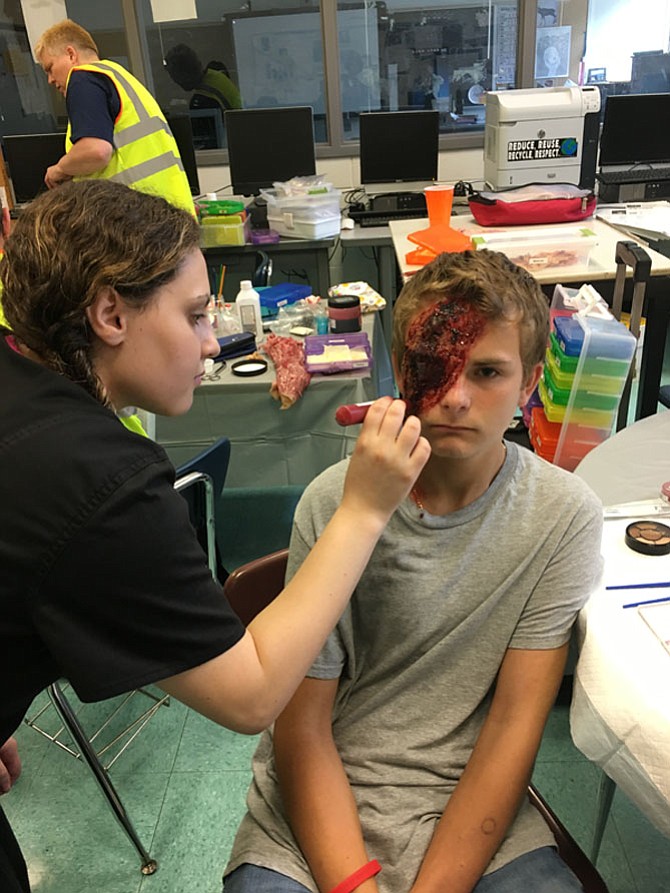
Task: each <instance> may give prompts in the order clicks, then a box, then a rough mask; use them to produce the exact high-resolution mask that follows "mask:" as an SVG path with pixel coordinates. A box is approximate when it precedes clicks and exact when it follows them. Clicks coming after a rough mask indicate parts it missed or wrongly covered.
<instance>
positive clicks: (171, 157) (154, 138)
mask: <svg viewBox="0 0 670 893" xmlns="http://www.w3.org/2000/svg"><path fill="white" fill-rule="evenodd" d="M75 70H84V71H94V72H95V71H99V72H101V73H102V74H105V75H107V76H108V77H109V78H110V79H111V80H112V82H113V83H114V84H115V86H116V87H117V89H118V90H119V98H120V100H121V111H120V113H119V116H118V118H117V119H116V121H115V122H114V136H113V139H114V150H115V151H114V153H113V155H112V158H111V159H110V162H109V164H108V165H107V166H106V167H105V168H104V169H103V170H101V171H97V172H96V173H94V174H91V175H89V176H90V177H92V178H100V179H106V180H113V181H116V182H120V183H125V184H126V185H127V186H131V187H133V188H137V189H139V190H141V191H143V192H150V193H153V194H156V195H161V196H163V198H165V199H167V200H168V201H169V202H171V203H172V204H174V205H177V206H178V207H182V208H185V209H186V210H188V211H190V212H191V213H194V207H193V199H192V197H191V190H190V188H189V185H188V180H187V179H186V174H185V173H184V165H183V164H182V161H181V158H180V156H179V150H178V148H177V144H176V142H175V140H174V137H173V136H172V133H171V131H170V128H169V126H168V124H167V121H166V120H165V118H164V117H163V114H162V112H161V111H160V108H159V107H158V103H157V102H156V100H155V99H154V98H153V97H152V96H151V94H150V93H149V92H148V91H147V90H146V89H145V88H144V87H142V85H141V84H140V82H139V81H137V80H136V79H135V78H133V77H132V75H130V74H129V73H128V72H127V71H125V69H123V68H122V67H121V66H120V65H118V66H117V65H116V64H114V63H111V62H107V61H105V62H90V63H87V64H85V65H79V66H77V67H76V69H75ZM138 87H139V88H140V89H138ZM142 94H144V95H142ZM129 117H130V118H136V119H137V120H134V121H132V123H127V122H128V118H129ZM70 133H71V129H70V127H69V126H68V133H67V139H66V143H67V150H68V151H69V148H70V147H71V145H72V142H71V140H70ZM78 179H79V178H78ZM85 179H88V177H87V178H85Z"/></svg>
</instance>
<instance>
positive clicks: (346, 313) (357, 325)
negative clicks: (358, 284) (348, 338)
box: [328, 295, 361, 335]
mask: <svg viewBox="0 0 670 893" xmlns="http://www.w3.org/2000/svg"><path fill="white" fill-rule="evenodd" d="M328 318H329V319H330V331H331V332H332V333H334V334H336V335H341V334H343V333H344V332H360V330H361V299H360V298H359V297H358V295H335V296H333V297H332V298H328Z"/></svg>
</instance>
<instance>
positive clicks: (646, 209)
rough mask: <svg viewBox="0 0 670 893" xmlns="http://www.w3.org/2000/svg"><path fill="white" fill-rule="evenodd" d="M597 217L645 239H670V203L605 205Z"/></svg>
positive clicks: (599, 209)
mask: <svg viewBox="0 0 670 893" xmlns="http://www.w3.org/2000/svg"><path fill="white" fill-rule="evenodd" d="M596 217H599V218H600V219H601V220H604V221H605V222H606V223H611V224H612V225H613V226H618V227H620V228H621V229H625V230H628V231H629V232H631V233H637V234H638V235H640V236H642V237H643V238H647V239H662V238H664V237H666V238H670V202H639V203H635V202H629V203H628V204H622V205H605V206H604V207H601V208H598V211H597V213H596Z"/></svg>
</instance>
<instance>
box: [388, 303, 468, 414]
mask: <svg viewBox="0 0 670 893" xmlns="http://www.w3.org/2000/svg"><path fill="white" fill-rule="evenodd" d="M485 325H486V319H485V318H484V317H483V316H482V315H481V313H479V312H478V311H477V310H476V309H474V308H473V307H470V306H468V305H466V304H464V303H463V302H462V301H459V300H446V301H440V302H439V303H437V304H431V305H430V307H426V309H425V310H423V311H422V312H421V313H419V314H418V315H417V316H416V317H415V318H414V320H413V322H412V324H411V325H410V327H409V330H408V332H407V345H406V348H405V354H404V356H403V361H402V377H403V385H404V388H403V398H404V400H405V401H406V403H407V407H408V412H411V413H413V414H414V415H417V414H421V413H424V412H427V411H428V410H429V409H432V407H433V406H436V405H437V404H438V403H439V402H440V400H441V399H442V397H443V396H444V395H445V394H446V393H447V391H449V390H450V389H451V388H452V387H453V386H454V383H455V382H456V380H457V379H458V377H459V376H460V375H461V373H462V371H463V369H464V368H465V363H466V361H467V359H468V355H469V353H470V349H471V348H472V345H473V344H474V343H475V341H476V340H477V339H478V338H479V336H480V335H481V334H482V331H483V329H484V326H485Z"/></svg>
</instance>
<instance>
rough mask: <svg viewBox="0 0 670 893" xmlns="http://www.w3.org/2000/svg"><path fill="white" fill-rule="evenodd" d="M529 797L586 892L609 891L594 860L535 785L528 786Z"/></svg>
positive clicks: (603, 892)
mask: <svg viewBox="0 0 670 893" xmlns="http://www.w3.org/2000/svg"><path fill="white" fill-rule="evenodd" d="M528 799H529V800H530V802H531V803H532V805H533V806H534V807H535V808H536V809H537V811H538V812H539V813H540V815H541V816H542V818H543V819H544V820H545V822H546V823H547V825H548V826H549V829H550V830H551V833H552V834H553V835H554V839H555V840H556V846H557V848H558V854H559V856H560V857H561V859H562V860H563V861H564V862H565V864H566V865H567V866H568V868H570V869H571V870H572V871H573V873H574V874H575V875H576V876H577V877H578V878H579V880H580V882H581V884H582V887H583V888H584V893H608V889H607V884H606V883H605V881H604V880H603V879H602V878H601V876H600V874H599V873H598V870H597V868H596V867H595V865H594V864H593V862H591V861H590V860H589V858H588V856H587V855H586V853H585V852H584V850H582V848H581V847H580V846H579V844H578V843H577V841H576V840H575V839H574V838H573V837H572V835H571V834H570V833H569V831H568V830H567V828H566V827H565V825H564V824H563V823H562V822H561V820H560V819H559V818H558V816H557V815H556V814H555V813H554V812H552V810H551V808H550V806H549V804H548V803H547V801H546V800H545V799H544V798H543V797H542V795H541V794H540V793H539V791H538V790H537V788H535V787H534V786H533V785H529V787H528Z"/></svg>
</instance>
